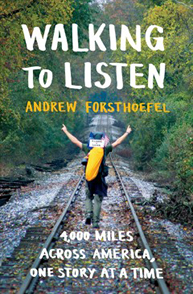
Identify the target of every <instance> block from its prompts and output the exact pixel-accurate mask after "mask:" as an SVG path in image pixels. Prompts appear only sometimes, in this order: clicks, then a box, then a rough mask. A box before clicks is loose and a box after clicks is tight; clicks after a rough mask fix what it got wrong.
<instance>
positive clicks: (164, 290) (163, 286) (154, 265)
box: [110, 155, 170, 294]
mask: <svg viewBox="0 0 193 294" xmlns="http://www.w3.org/2000/svg"><path fill="white" fill-rule="evenodd" d="M110 161H111V164H112V166H113V169H114V171H115V174H116V176H117V178H118V182H119V184H120V186H121V190H123V192H124V194H125V197H126V199H127V201H128V204H129V207H130V209H131V213H132V215H133V218H134V220H135V224H136V226H137V229H138V232H139V235H140V238H141V242H142V244H143V247H144V248H145V249H147V250H148V252H149V255H150V258H151V259H152V258H154V256H153V253H152V251H151V249H150V246H149V244H148V241H147V239H146V237H145V235H144V233H143V229H142V227H141V225H140V222H139V219H138V217H137V214H136V212H135V209H134V207H133V204H132V203H131V200H130V197H129V195H128V193H127V191H126V189H125V185H124V183H123V181H122V179H121V176H120V174H119V172H118V170H117V168H116V167H115V165H114V163H113V160H112V156H111V155H110ZM154 259H155V258H154ZM150 265H151V267H152V268H153V269H154V270H155V271H156V270H157V269H158V268H159V267H158V265H157V263H156V261H153V262H151V263H150ZM156 280H157V283H158V286H159V290H160V291H161V293H163V294H170V292H169V290H168V287H167V285H166V283H165V281H164V279H156Z"/></svg>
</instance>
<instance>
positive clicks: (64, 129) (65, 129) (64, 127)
mask: <svg viewBox="0 0 193 294" xmlns="http://www.w3.org/2000/svg"><path fill="white" fill-rule="evenodd" d="M62 131H63V132H64V133H65V132H66V131H67V127H66V126H65V125H64V124H63V125H62Z"/></svg>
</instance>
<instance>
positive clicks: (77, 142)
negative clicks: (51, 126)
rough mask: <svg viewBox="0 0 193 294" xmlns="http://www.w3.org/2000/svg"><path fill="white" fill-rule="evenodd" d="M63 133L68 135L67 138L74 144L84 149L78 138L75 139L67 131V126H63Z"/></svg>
mask: <svg viewBox="0 0 193 294" xmlns="http://www.w3.org/2000/svg"><path fill="white" fill-rule="evenodd" d="M62 131H63V132H64V133H65V134H66V136H67V137H68V138H69V139H70V141H71V142H72V143H74V144H75V145H77V146H78V147H79V148H81V149H82V142H80V141H79V140H78V139H77V138H76V137H74V136H73V135H72V134H70V132H69V131H68V130H67V127H66V126H65V125H62Z"/></svg>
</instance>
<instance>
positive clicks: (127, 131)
mask: <svg viewBox="0 0 193 294" xmlns="http://www.w3.org/2000/svg"><path fill="white" fill-rule="evenodd" d="M131 132H132V129H131V127H130V125H128V127H127V129H126V133H128V134H130V133H131Z"/></svg>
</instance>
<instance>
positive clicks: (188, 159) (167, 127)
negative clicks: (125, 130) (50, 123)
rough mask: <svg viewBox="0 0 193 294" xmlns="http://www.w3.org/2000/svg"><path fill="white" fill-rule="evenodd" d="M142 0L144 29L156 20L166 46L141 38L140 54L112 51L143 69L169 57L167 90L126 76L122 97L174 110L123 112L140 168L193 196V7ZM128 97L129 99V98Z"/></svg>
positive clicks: (121, 59) (119, 57) (167, 62)
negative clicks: (154, 47)
mask: <svg viewBox="0 0 193 294" xmlns="http://www.w3.org/2000/svg"><path fill="white" fill-rule="evenodd" d="M144 2H145V3H144V4H145V5H146V14H144V18H143V22H142V31H143V32H145V30H146V28H147V27H148V26H150V25H152V24H156V25H159V26H161V27H163V29H164V46H165V50H164V51H163V52H161V51H152V50H150V49H149V48H148V47H147V46H146V43H145V39H144V37H143V38H142V51H141V52H140V53H139V52H136V51H135V50H134V49H132V48H130V47H129V48H128V50H127V52H126V53H125V54H123V53H122V52H116V53H114V54H113V56H114V57H115V58H116V61H117V62H127V64H130V63H133V61H134V60H135V61H137V63H142V64H143V65H144V68H145V70H146V68H147V67H148V64H149V63H152V64H154V65H155V66H156V67H157V66H158V65H159V64H160V63H161V62H165V63H166V76H165V82H164V89H159V88H158V87H157V86H156V85H155V86H154V88H153V90H152V89H148V88H145V89H143V90H142V89H133V88H132V89H131V88H130V85H129V79H128V81H127V82H126V86H125V89H124V90H123V93H122V97H129V102H131V103H132V102H135V103H140V102H145V103H147V102H153V103H155V102H160V103H166V106H167V109H168V110H170V113H156V112H151V113H130V114H129V117H128V116H126V115H125V116H124V117H125V121H126V122H127V123H130V124H131V125H132V126H133V129H134V133H133V136H132V139H131V141H130V143H131V148H132V150H133V158H134V163H135V166H136V168H138V169H141V170H147V169H148V170H150V171H154V172H155V171H156V172H157V174H160V173H161V174H162V175H163V176H164V177H167V178H168V180H170V182H171V184H172V185H173V186H174V187H175V188H176V189H177V191H178V193H180V194H181V195H184V194H186V195H192V190H191V189H192V188H191V184H192V182H193V178H192V160H193V159H192V158H193V150H192V137H193V135H192V128H193V122H192V120H191V117H193V115H192V106H193V101H192V95H191V93H192V91H193V75H192V74H191V72H192V64H193V63H192V53H193V52H192V34H191V32H192V30H193V22H192V16H193V10H192V9H191V7H190V6H188V5H187V4H188V3H186V2H184V3H182V2H179V3H178V1H170V0H169V1H144ZM147 2H148V3H149V4H148V3H147ZM140 3H142V1H140ZM147 7H149V8H148V9H147ZM128 24H129V22H128ZM145 70H144V72H145ZM126 75H127V76H129V71H128V72H127V73H126V74H125V77H124V78H125V79H126ZM126 80H127V79H126ZM146 80H147V76H146V74H145V73H144V77H140V81H139V82H140V84H145V85H146V84H147V83H146ZM128 93H129V94H128ZM124 100H125V101H126V102H128V98H124Z"/></svg>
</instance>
